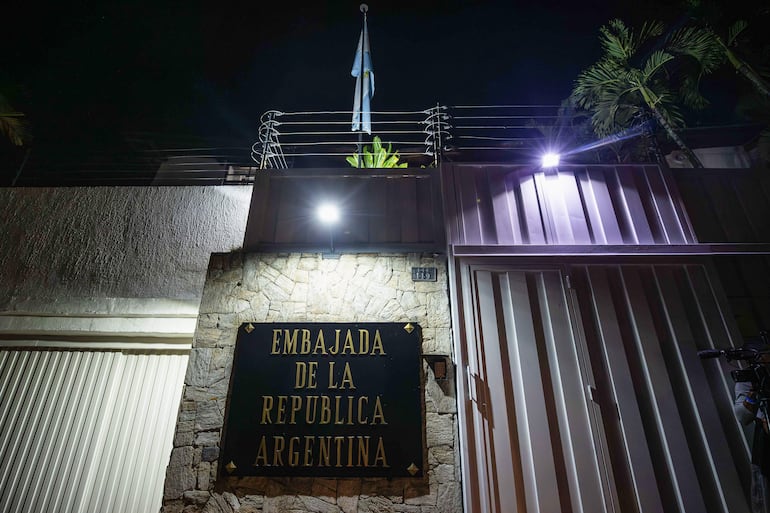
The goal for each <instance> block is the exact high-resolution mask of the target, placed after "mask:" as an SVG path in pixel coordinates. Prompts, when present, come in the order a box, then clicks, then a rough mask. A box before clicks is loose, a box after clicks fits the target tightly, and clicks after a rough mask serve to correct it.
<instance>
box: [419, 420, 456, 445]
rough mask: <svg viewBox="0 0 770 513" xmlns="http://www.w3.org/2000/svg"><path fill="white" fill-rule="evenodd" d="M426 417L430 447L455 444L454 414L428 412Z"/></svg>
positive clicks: (426, 435) (427, 438)
mask: <svg viewBox="0 0 770 513" xmlns="http://www.w3.org/2000/svg"><path fill="white" fill-rule="evenodd" d="M425 417H426V419H425V426H426V429H425V430H426V434H425V438H426V441H427V444H428V447H434V446H436V445H454V415H450V414H438V413H426V414H425Z"/></svg>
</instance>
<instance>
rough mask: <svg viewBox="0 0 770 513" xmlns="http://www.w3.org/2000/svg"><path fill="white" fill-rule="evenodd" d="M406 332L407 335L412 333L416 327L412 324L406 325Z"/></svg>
mask: <svg viewBox="0 0 770 513" xmlns="http://www.w3.org/2000/svg"><path fill="white" fill-rule="evenodd" d="M404 331H406V332H407V333H411V332H413V331H414V326H412V323H411V322H408V323H406V326H404Z"/></svg>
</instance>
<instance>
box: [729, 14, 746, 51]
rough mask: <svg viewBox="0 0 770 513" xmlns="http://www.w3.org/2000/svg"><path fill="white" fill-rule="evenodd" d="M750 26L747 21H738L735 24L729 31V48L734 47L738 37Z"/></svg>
mask: <svg viewBox="0 0 770 513" xmlns="http://www.w3.org/2000/svg"><path fill="white" fill-rule="evenodd" d="M748 26H749V23H748V22H747V21H746V20H738V21H736V22H735V23H733V24H732V25H731V26H730V28H729V29H727V46H733V43H735V40H736V39H738V36H739V35H741V32H743V31H744V30H746V27H748Z"/></svg>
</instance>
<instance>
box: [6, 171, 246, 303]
mask: <svg viewBox="0 0 770 513" xmlns="http://www.w3.org/2000/svg"><path fill="white" fill-rule="evenodd" d="M250 197H251V187H250V186H234V187H78V188H15V189H0V234H2V243H1V244H0V312H2V311H9V310H21V309H25V308H31V309H32V310H41V309H42V310H45V309H47V308H51V309H53V310H61V302H62V301H63V300H65V299H66V300H67V301H75V300H78V299H80V300H87V301H90V300H93V299H102V298H167V299H175V300H180V301H185V302H192V303H194V304H196V305H197V302H198V299H199V298H200V294H201V291H202V289H203V282H204V279H205V274H206V267H207V265H208V260H209V255H210V254H211V253H212V252H217V251H219V252H221V251H231V250H233V249H237V248H239V247H241V244H242V242H243V234H244V232H245V228H246V219H247V215H248V208H249V201H250ZM30 302H32V304H31V305H30ZM98 302H99V303H100V304H102V303H103V301H98ZM84 307H85V308H87V306H84Z"/></svg>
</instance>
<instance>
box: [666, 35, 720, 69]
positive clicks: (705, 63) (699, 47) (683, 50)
mask: <svg viewBox="0 0 770 513" xmlns="http://www.w3.org/2000/svg"><path fill="white" fill-rule="evenodd" d="M666 49H667V50H668V51H669V52H671V53H673V54H674V55H679V56H683V57H689V58H690V59H692V60H693V61H694V62H695V63H697V65H698V67H699V68H700V70H701V73H711V72H712V71H714V70H715V69H716V68H718V67H719V66H720V65H721V64H722V63H723V62H724V60H725V57H726V56H725V51H724V49H723V48H722V45H721V44H720V42H719V38H718V36H717V35H716V34H714V32H713V31H712V30H711V29H709V28H707V27H693V26H688V27H683V28H681V29H679V30H677V31H675V32H673V33H672V34H671V36H670V37H669V38H668V40H667V45H666Z"/></svg>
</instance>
